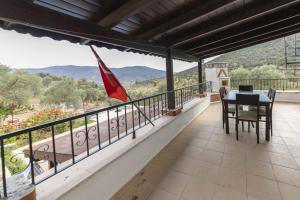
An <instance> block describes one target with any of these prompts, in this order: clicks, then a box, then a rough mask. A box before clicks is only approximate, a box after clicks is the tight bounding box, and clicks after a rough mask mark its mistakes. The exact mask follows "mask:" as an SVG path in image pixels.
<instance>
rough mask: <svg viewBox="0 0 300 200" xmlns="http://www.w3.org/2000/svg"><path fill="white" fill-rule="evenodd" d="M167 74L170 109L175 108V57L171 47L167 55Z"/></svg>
mask: <svg viewBox="0 0 300 200" xmlns="http://www.w3.org/2000/svg"><path fill="white" fill-rule="evenodd" d="M166 75H167V77H166V78H167V92H168V95H167V98H168V110H174V109H175V94H174V74H173V59H172V52H171V49H168V50H167V56H166Z"/></svg>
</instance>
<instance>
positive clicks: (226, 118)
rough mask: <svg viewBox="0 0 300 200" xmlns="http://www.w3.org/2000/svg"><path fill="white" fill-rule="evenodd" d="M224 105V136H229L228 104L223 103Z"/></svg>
mask: <svg viewBox="0 0 300 200" xmlns="http://www.w3.org/2000/svg"><path fill="white" fill-rule="evenodd" d="M224 104H225V110H224V112H225V125H226V134H229V119H228V102H226V101H225V102H224Z"/></svg>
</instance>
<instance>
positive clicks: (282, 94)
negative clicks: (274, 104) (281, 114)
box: [275, 90, 300, 103]
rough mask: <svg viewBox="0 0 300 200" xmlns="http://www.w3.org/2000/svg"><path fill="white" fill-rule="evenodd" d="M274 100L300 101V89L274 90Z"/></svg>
mask: <svg viewBox="0 0 300 200" xmlns="http://www.w3.org/2000/svg"><path fill="white" fill-rule="evenodd" d="M275 101H278V102H295V103H300V91H289V90H285V91H280V90H279V91H276V98H275Z"/></svg>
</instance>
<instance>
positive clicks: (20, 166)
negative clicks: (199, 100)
mask: <svg viewBox="0 0 300 200" xmlns="http://www.w3.org/2000/svg"><path fill="white" fill-rule="evenodd" d="M207 90H211V82H205V83H201V84H199V85H193V86H188V87H184V88H180V89H176V90H174V91H169V92H164V93H160V94H156V95H152V96H149V97H145V98H142V99H137V100H134V101H131V102H126V103H122V104H119V105H115V106H111V107H107V108H103V109H99V110H96V111H92V112H88V113H84V114H80V115H77V116H72V117H68V118H64V119H60V120H57V121H53V122H50V123H46V124H42V125H38V126H34V127H30V128H26V129H23V130H19V131H15V132H12V133H7V134H3V135H1V136H0V150H1V168H2V170H1V171H2V188H3V189H1V193H0V194H1V197H7V196H9V195H10V191H9V189H8V188H9V187H8V185H9V181H10V180H11V179H12V178H13V177H14V176H16V175H19V174H23V175H24V177H25V179H26V180H28V181H29V182H30V183H32V184H33V185H36V184H39V183H41V182H43V181H45V180H47V179H48V178H50V177H52V176H54V175H56V174H57V173H59V172H61V171H63V170H65V169H67V168H68V167H70V166H72V165H74V164H76V163H78V162H79V161H81V160H83V159H85V158H87V157H89V156H90V155H92V154H94V153H96V152H98V151H101V150H102V149H104V148H106V147H108V146H109V145H112V144H113V143H116V142H117V141H119V140H121V139H122V138H125V137H127V136H129V135H131V136H132V138H133V139H134V138H135V131H136V130H138V129H140V128H142V127H144V126H146V125H147V124H149V123H150V122H149V121H147V119H146V118H145V117H144V116H143V115H142V114H141V113H140V112H139V110H138V109H137V108H136V106H137V107H139V109H140V110H141V111H142V112H143V113H144V114H145V115H146V116H147V117H148V118H149V119H150V120H151V121H155V120H157V119H159V118H160V117H162V116H163V114H164V113H165V112H163V111H164V110H168V108H167V107H168V106H167V105H168V94H169V93H173V96H174V100H175V108H183V105H184V104H185V103H187V102H189V101H191V100H192V99H193V98H194V97H195V96H196V95H197V94H198V93H199V92H200V93H202V92H203V91H207ZM45 136H47V137H45ZM39 138H43V139H39ZM45 138H46V139H45ZM116 145H117V144H116ZM7 168H8V169H9V170H7Z"/></svg>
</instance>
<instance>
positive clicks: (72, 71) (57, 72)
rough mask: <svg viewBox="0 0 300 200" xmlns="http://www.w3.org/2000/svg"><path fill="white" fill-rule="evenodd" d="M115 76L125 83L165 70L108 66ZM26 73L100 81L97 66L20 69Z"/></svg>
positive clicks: (158, 75)
mask: <svg viewBox="0 0 300 200" xmlns="http://www.w3.org/2000/svg"><path fill="white" fill-rule="evenodd" d="M110 69H111V70H112V72H113V73H114V74H115V75H116V76H117V78H118V79H119V80H120V81H121V82H122V83H125V84H131V83H135V82H140V81H145V80H150V79H155V78H161V77H164V76H165V74H166V72H165V71H162V70H157V69H153V68H150V67H145V66H130V67H123V68H110ZM22 70H24V71H26V72H28V73H32V74H38V73H45V74H50V75H54V76H65V77H69V78H74V79H81V78H85V79H87V80H89V81H94V82H96V83H102V79H101V78H100V76H99V69H98V67H93V66H74V65H67V66H51V67H45V68H26V69H22Z"/></svg>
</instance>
